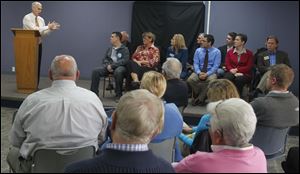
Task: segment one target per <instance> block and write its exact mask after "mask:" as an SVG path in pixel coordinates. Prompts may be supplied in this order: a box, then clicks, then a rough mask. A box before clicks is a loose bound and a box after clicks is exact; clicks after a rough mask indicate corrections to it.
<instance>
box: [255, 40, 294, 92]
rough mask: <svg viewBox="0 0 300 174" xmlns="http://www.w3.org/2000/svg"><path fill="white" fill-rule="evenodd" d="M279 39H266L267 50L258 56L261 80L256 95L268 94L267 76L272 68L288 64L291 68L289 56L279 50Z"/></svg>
mask: <svg viewBox="0 0 300 174" xmlns="http://www.w3.org/2000/svg"><path fill="white" fill-rule="evenodd" d="M278 43H279V41H278V38H277V37H276V36H268V37H267V39H266V45H267V50H266V51H263V52H261V53H260V54H258V57H257V68H258V71H259V72H260V76H261V80H260V82H259V84H258V85H257V87H256V93H259V92H260V93H264V94H265V93H267V92H268V91H267V90H266V83H267V76H268V75H269V74H270V71H269V70H270V68H271V67H272V66H273V65H276V64H282V63H283V64H286V65H288V66H290V61H289V57H288V54H287V53H285V52H284V51H279V50H277V48H278Z"/></svg>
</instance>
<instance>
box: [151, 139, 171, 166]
mask: <svg viewBox="0 0 300 174" xmlns="http://www.w3.org/2000/svg"><path fill="white" fill-rule="evenodd" d="M175 141H176V137H174V138H170V139H166V140H164V141H162V142H159V143H149V144H148V147H149V149H151V150H152V152H153V153H154V154H155V155H156V156H158V157H161V158H163V159H165V160H166V161H168V162H170V163H171V162H174V161H175Z"/></svg>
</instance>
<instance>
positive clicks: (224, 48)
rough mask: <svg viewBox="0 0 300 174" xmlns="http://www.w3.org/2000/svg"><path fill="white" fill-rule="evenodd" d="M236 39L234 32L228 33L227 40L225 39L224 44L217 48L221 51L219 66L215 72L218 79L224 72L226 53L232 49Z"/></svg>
mask: <svg viewBox="0 0 300 174" xmlns="http://www.w3.org/2000/svg"><path fill="white" fill-rule="evenodd" d="M235 37H236V33H235V32H230V33H228V34H227V38H226V44H225V45H223V46H221V47H219V48H218V49H219V50H220V51H221V64H220V66H219V68H218V70H217V76H218V78H220V77H223V76H224V74H225V71H226V67H225V57H226V54H227V52H228V51H229V50H230V49H233V48H234V40H235Z"/></svg>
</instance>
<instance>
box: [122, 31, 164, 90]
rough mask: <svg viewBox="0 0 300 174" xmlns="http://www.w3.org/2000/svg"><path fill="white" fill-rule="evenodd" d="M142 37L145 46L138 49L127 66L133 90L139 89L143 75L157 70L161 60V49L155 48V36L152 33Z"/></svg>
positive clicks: (146, 33) (144, 34)
mask: <svg viewBox="0 0 300 174" xmlns="http://www.w3.org/2000/svg"><path fill="white" fill-rule="evenodd" d="M142 37H143V45H140V46H138V47H137V49H136V50H135V52H134V53H133V55H132V59H131V60H130V61H129V63H128V65H127V69H128V71H129V75H130V80H132V83H131V86H132V88H133V89H136V88H139V83H140V79H142V77H143V74H144V73H145V72H147V71H151V70H155V68H156V67H157V65H158V63H159V59H160V54H159V49H158V48H157V47H155V46H154V41H155V35H154V34H153V33H151V32H145V33H143V35H142Z"/></svg>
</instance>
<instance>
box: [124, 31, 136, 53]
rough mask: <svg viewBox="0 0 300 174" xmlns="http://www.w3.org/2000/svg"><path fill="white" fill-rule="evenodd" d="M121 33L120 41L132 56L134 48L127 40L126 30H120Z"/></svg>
mask: <svg viewBox="0 0 300 174" xmlns="http://www.w3.org/2000/svg"><path fill="white" fill-rule="evenodd" d="M121 34H122V39H121V43H122V44H123V45H124V46H125V47H127V48H128V50H129V57H131V56H132V54H133V51H134V48H133V45H132V44H131V42H130V41H129V34H128V33H127V32H126V31H121Z"/></svg>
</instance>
